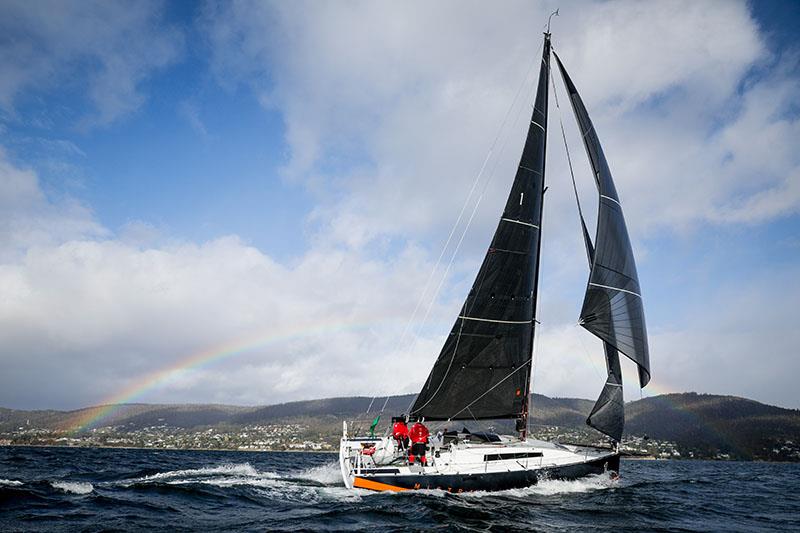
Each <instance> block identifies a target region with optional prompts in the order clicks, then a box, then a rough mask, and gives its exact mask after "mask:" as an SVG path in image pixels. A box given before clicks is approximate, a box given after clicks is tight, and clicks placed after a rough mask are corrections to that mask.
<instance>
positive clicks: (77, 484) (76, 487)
mask: <svg viewBox="0 0 800 533" xmlns="http://www.w3.org/2000/svg"><path fill="white" fill-rule="evenodd" d="M50 485H52V486H53V488H54V489H59V490H63V491H64V492H69V493H71V494H89V493H90V492H92V491H93V490H94V487H93V486H92V484H91V483H84V482H81V481H51V482H50Z"/></svg>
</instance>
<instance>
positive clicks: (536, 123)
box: [531, 120, 545, 131]
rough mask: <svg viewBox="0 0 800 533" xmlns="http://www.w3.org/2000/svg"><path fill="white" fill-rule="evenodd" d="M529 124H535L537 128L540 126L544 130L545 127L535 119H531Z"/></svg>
mask: <svg viewBox="0 0 800 533" xmlns="http://www.w3.org/2000/svg"><path fill="white" fill-rule="evenodd" d="M531 124H535V125H537V126H539V128H540V129H541V130H542V131H545V129H544V126H542V125H541V124H539V123H538V122H536V121H535V120H531Z"/></svg>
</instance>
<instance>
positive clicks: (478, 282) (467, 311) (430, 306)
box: [409, 45, 544, 411]
mask: <svg viewBox="0 0 800 533" xmlns="http://www.w3.org/2000/svg"><path fill="white" fill-rule="evenodd" d="M542 46H544V45H542ZM529 73H530V70H529ZM526 79H527V74H526ZM533 89H535V86H534V87H533ZM533 89H532V90H533ZM518 94H519V91H518ZM520 116H522V113H517V115H516V117H515V118H514V124H513V125H512V128H511V129H512V130H513V129H514V127H516V125H517V123H518V122H519V119H520ZM507 144H508V137H506V139H505V140H504V141H503V143H502V145H501V148H500V153H499V155H498V157H497V159H496V160H495V162H494V166H493V167H492V171H491V173H490V174H489V177H488V179H487V180H486V182H485V183H484V185H483V189H482V190H481V194H480V196H479V197H478V199H477V201H476V203H475V206H474V207H473V209H472V213H471V214H470V217H469V220H467V225H466V226H465V227H464V231H463V232H462V233H461V237H460V239H459V241H458V244H457V245H456V249H455V250H454V251H453V255H452V256H451V257H450V262H449V263H448V264H447V268H446V269H445V272H444V275H443V276H442V278H441V280H440V281H439V285H438V287H437V288H436V292H435V293H434V300H432V301H431V304H430V305H429V306H428V310H427V312H426V314H425V317H424V319H423V326H424V324H425V321H426V320H427V317H428V313H430V310H431V308H432V307H433V303H434V301H435V298H436V297H437V296H438V294H439V291H440V290H441V288H442V285H443V284H444V282H445V280H446V279H447V274H448V273H449V271H450V268H451V267H452V265H453V262H454V261H455V258H456V256H457V255H458V251H459V249H460V248H461V244H462V243H463V241H464V237H465V236H466V234H467V231H468V230H469V227H470V225H471V224H472V220H473V219H474V218H475V214H476V213H477V211H478V207H479V206H480V204H481V201H482V200H483V197H484V195H485V194H486V190H487V189H488V188H489V184H490V183H491V182H492V179H493V178H494V176H495V173H496V171H497V167H498V166H499V165H500V161H501V159H502V157H501V156H502V154H503V153H504V152H505V148H506V146H507ZM482 283H483V281H482V280H480V281H477V280H476V284H477V285H478V290H480V285H481V284H482ZM474 304H475V302H474V301H473V302H472V305H474ZM470 310H471V307H470V309H466V310H465V311H464V314H465V315H469V312H470ZM463 328H464V319H462V320H461V327H460V328H459V330H458V335H457V337H456V344H455V346H454V348H453V352H452V355H451V356H450V362H449V363H448V365H447V370H446V371H445V373H444V376H442V379H441V380H440V381H439V386H438V387H437V388H436V390H435V391H434V393H433V394H431V396H430V397H429V398H428V401H427V402H425V404H423V405H421V406H420V407H419V409H422V408H423V407H425V406H426V405H428V404H429V403H430V402H431V401H433V398H434V397H436V395H437V394H438V393H439V391H440V390H441V388H442V385H444V380H445V378H446V377H447V375H448V374H449V373H450V369H451V368H452V366H453V361H454V360H455V356H456V353H457V352H458V345H459V343H460V341H461V334H462V331H463ZM513 373H514V372H512V374H513ZM507 377H508V376H506V378H507ZM506 378H503V380H502V381H505V379H506ZM493 388H494V387H493ZM481 397H483V396H481ZM415 399H416V398H415ZM415 399H414V400H412V401H411V404H409V409H410V408H411V406H412V405H413V403H414V401H415ZM473 403H474V402H473ZM470 405H472V404H470ZM419 409H417V410H418V411H419Z"/></svg>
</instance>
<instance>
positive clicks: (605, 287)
mask: <svg viewBox="0 0 800 533" xmlns="http://www.w3.org/2000/svg"><path fill="white" fill-rule="evenodd" d="M589 285H592V286H594V287H602V288H604V289H612V290H615V291H620V292H627V293H628V294H633V295H634V296H638V297H639V298H641V297H642V295H641V294H638V293H635V292H633V291H629V290H628V289H620V288H619V287H612V286H610V285H600V284H599V283H592V282H591V281H590V282H589Z"/></svg>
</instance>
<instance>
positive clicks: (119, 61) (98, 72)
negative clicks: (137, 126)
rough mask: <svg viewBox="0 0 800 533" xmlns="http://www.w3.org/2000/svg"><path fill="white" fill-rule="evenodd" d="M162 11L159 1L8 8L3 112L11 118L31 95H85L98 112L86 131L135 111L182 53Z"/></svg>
mask: <svg viewBox="0 0 800 533" xmlns="http://www.w3.org/2000/svg"><path fill="white" fill-rule="evenodd" d="M161 11H162V4H161V3H159V2H155V1H143V2H136V3H133V4H131V3H129V2H116V1H113V2H109V1H86V2H57V1H52V2H36V3H31V2H25V1H17V0H11V1H8V2H3V3H2V5H0V33H2V34H3V35H4V39H3V41H2V44H0V106H2V107H3V108H4V109H5V110H6V111H7V112H11V113H13V112H14V104H15V102H16V101H17V100H18V99H19V98H20V97H21V96H23V95H24V94H26V93H28V92H30V91H38V90H44V91H52V90H61V89H64V88H66V89H68V90H69V89H72V90H75V89H78V90H84V89H83V87H85V92H86V94H87V97H88V98H89V100H90V101H91V103H92V104H93V106H94V111H93V112H92V113H91V114H90V115H89V116H86V117H84V118H83V119H82V126H84V127H93V126H102V125H106V124H109V123H111V122H113V121H114V120H116V119H117V118H119V117H122V116H125V115H127V114H129V113H131V112H133V111H135V110H136V109H137V108H138V107H139V106H140V105H141V104H142V102H143V101H144V95H143V94H142V93H141V91H140V88H139V85H140V84H141V82H142V81H143V80H144V79H145V78H146V77H147V76H148V75H149V74H150V73H151V72H152V71H153V70H154V69H158V68H161V67H164V66H166V65H168V64H169V63H171V62H172V61H174V60H175V58H176V57H177V55H178V53H179V50H180V48H181V46H182V37H181V35H180V34H179V33H178V32H177V30H175V29H174V28H169V27H164V26H162V25H160V15H161ZM76 73H80V74H79V75H78V76H76Z"/></svg>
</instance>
